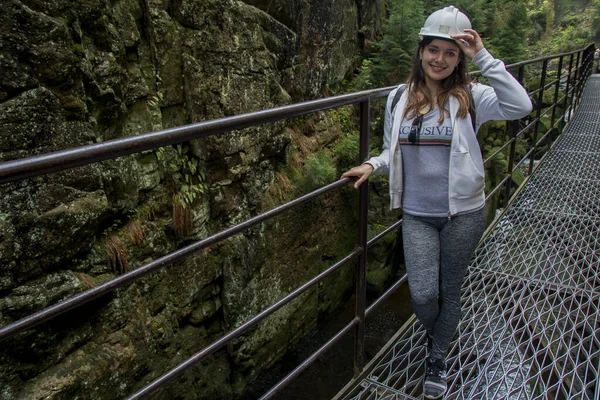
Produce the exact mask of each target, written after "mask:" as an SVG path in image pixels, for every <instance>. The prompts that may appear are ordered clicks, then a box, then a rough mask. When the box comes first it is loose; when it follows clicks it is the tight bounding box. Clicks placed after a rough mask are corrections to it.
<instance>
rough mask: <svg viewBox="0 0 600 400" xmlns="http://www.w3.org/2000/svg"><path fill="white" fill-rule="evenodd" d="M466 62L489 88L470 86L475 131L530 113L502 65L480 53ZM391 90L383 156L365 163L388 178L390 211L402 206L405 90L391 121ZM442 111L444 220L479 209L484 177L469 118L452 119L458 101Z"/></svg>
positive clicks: (520, 90)
mask: <svg viewBox="0 0 600 400" xmlns="http://www.w3.org/2000/svg"><path fill="white" fill-rule="evenodd" d="M472 61H473V63H474V64H475V65H477V66H478V67H479V68H480V69H481V73H482V75H483V76H485V77H486V78H487V79H488V81H489V83H490V85H491V86H486V85H482V84H478V83H477V84H473V85H472V90H471V92H472V95H473V103H474V104H475V110H476V115H477V117H476V118H477V121H476V126H477V129H479V126H480V125H481V124H483V123H484V122H486V121H490V120H514V119H519V118H523V117H525V116H526V115H528V114H529V113H530V112H531V110H532V105H531V100H530V99H529V96H528V94H527V92H526V91H525V89H524V88H523V87H522V86H521V84H520V83H519V82H518V81H517V80H516V79H515V78H513V76H512V75H511V74H510V73H509V72H508V71H506V68H505V67H504V63H503V62H502V61H500V60H497V59H495V58H493V57H492V56H491V55H490V53H488V51H487V50H485V49H483V50H481V51H479V52H478V53H477V54H476V55H475V57H474V58H473V60H472ZM396 90H397V89H396ZM396 90H394V91H392V92H391V93H390V94H389V96H388V101H387V105H386V112H385V122H384V141H383V151H382V152H381V154H380V155H379V156H377V157H371V158H370V159H369V160H367V161H366V163H368V164H371V165H372V166H373V169H374V173H376V174H380V175H383V174H387V173H389V177H390V208H391V209H395V208H400V207H401V206H402V204H401V203H402V189H403V182H402V151H401V150H400V147H401V146H398V131H399V128H400V124H401V123H402V119H403V118H404V108H405V105H406V100H407V96H408V90H405V91H404V93H403V94H402V96H401V97H400V100H399V102H398V105H397V106H396V110H395V113H394V115H393V116H392V109H391V102H392V99H393V98H394V94H395V91H396ZM448 106H449V110H450V117H451V120H452V127H453V135H452V144H451V146H450V166H449V172H448V204H449V206H450V215H456V214H460V213H464V212H468V211H472V210H476V209H478V208H481V207H482V206H483V204H484V203H485V193H484V188H485V175H484V169H483V160H482V158H481V150H480V149H479V144H478V142H477V137H476V132H474V131H473V126H472V124H471V116H470V114H467V116H466V117H465V118H457V117H456V113H457V112H458V100H457V99H455V98H453V97H452V98H450V100H449V104H448Z"/></svg>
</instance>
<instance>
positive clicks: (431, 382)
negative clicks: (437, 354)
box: [423, 357, 448, 399]
mask: <svg viewBox="0 0 600 400" xmlns="http://www.w3.org/2000/svg"><path fill="white" fill-rule="evenodd" d="M425 368H426V370H425V379H424V381H423V395H424V396H425V398H426V399H440V398H441V397H442V396H443V395H444V393H446V389H447V388H448V385H447V383H446V377H447V376H448V373H447V372H446V363H444V361H442V360H432V359H430V358H429V357H427V359H426V360H425Z"/></svg>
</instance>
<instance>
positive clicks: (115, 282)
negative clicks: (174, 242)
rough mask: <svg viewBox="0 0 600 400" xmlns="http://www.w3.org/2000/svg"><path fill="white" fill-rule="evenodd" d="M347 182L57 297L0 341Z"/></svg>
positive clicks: (1, 332)
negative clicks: (127, 270) (64, 295)
mask: <svg viewBox="0 0 600 400" xmlns="http://www.w3.org/2000/svg"><path fill="white" fill-rule="evenodd" d="M348 182H350V179H349V178H344V179H340V180H339V181H336V182H334V183H331V184H329V185H327V186H323V187H322V188H319V189H317V190H315V191H313V192H311V193H308V194H305V195H304V196H301V197H298V198H297V199H294V200H292V201H291V202H289V203H286V204H283V205H281V206H278V207H275V208H273V209H271V210H269V211H267V212H265V213H262V214H260V215H257V216H255V217H253V218H250V219H248V220H246V221H244V222H242V223H240V224H237V225H235V226H232V227H231V228H228V229H225V230H223V231H221V232H219V233H216V234H214V235H212V236H210V237H208V238H206V239H203V240H200V241H198V242H196V243H193V244H191V245H189V246H186V247H183V248H181V249H179V250H176V251H174V252H172V253H169V254H167V255H166V256H164V257H161V258H158V259H156V260H154V261H152V262H150V263H148V264H146V265H144V266H142V267H140V268H138V269H135V270H133V271H129V272H126V273H124V274H123V275H119V276H118V277H116V278H114V279H111V280H109V281H107V282H105V283H103V284H100V285H98V286H96V287H94V288H91V289H89V290H86V291H85V292H82V293H80V294H78V295H75V296H73V297H71V298H69V299H67V300H64V301H61V302H59V303H57V304H54V305H52V306H50V307H47V308H45V309H43V310H41V311H38V312H36V313H34V314H31V315H30V316H28V317H25V318H22V319H20V320H18V321H16V322H13V323H11V324H9V325H6V326H3V327H1V328H0V341H1V340H5V339H8V338H10V337H12V336H14V335H16V334H17V333H19V332H23V331H25V330H27V329H31V328H33V327H35V326H37V325H39V324H41V323H43V322H46V321H48V320H50V319H52V318H55V317H57V316H59V315H60V314H63V313H65V312H67V311H70V310H73V309H74V308H77V307H79V306H82V305H84V304H86V303H88V302H90V301H92V300H94V299H96V298H98V297H100V296H103V295H105V294H107V293H109V292H112V291H113V290H115V289H116V288H118V287H121V286H125V285H128V284H130V283H132V282H134V281H136V280H138V279H140V278H142V277H144V276H146V275H148V274H150V273H152V272H154V271H156V270H158V269H161V268H164V267H166V266H169V265H171V264H173V263H175V262H177V261H181V260H183V259H184V258H186V257H188V256H190V255H191V254H194V253H196V252H198V251H200V250H202V249H204V248H207V247H209V246H211V245H213V244H215V243H218V242H220V241H223V240H225V239H227V238H230V237H231V236H233V235H236V234H238V233H240V232H242V231H243V230H246V229H248V228H251V227H253V226H255V225H258V224H260V223H261V222H264V221H266V220H268V219H270V218H272V217H275V216H277V215H279V214H281V213H283V212H285V211H287V210H289V209H291V208H294V207H297V206H299V205H300V204H302V203H305V202H307V201H309V200H312V199H314V198H316V197H318V196H320V195H322V194H325V193H328V192H332V191H334V190H336V189H338V188H340V187H342V186H344V185H345V184H347V183H348Z"/></svg>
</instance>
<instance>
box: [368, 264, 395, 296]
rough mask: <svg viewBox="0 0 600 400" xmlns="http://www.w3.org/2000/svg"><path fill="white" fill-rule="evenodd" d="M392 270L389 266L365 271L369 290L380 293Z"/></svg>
mask: <svg viewBox="0 0 600 400" xmlns="http://www.w3.org/2000/svg"><path fill="white" fill-rule="evenodd" d="M391 272H392V268H391V266H386V267H384V268H381V269H376V270H372V271H368V272H367V287H368V289H369V290H370V291H373V292H375V293H380V292H381V291H382V290H383V289H384V288H385V283H386V282H387V280H388V279H389V277H390V274H391Z"/></svg>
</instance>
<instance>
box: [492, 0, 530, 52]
mask: <svg viewBox="0 0 600 400" xmlns="http://www.w3.org/2000/svg"><path fill="white" fill-rule="evenodd" d="M506 14H507V15H505V17H506V22H505V23H504V24H503V25H502V26H501V27H500V28H499V30H498V32H497V34H496V35H495V36H494V37H492V38H491V39H490V40H489V43H490V45H492V46H493V47H494V49H495V53H496V54H495V56H496V57H498V58H501V59H502V60H503V61H504V62H505V63H507V64H512V63H515V62H517V61H522V60H525V59H527V56H528V51H527V33H528V30H529V26H530V22H529V19H528V18H527V9H526V7H525V5H524V4H523V2H522V1H517V0H513V1H511V2H509V9H508V11H507V13H506Z"/></svg>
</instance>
